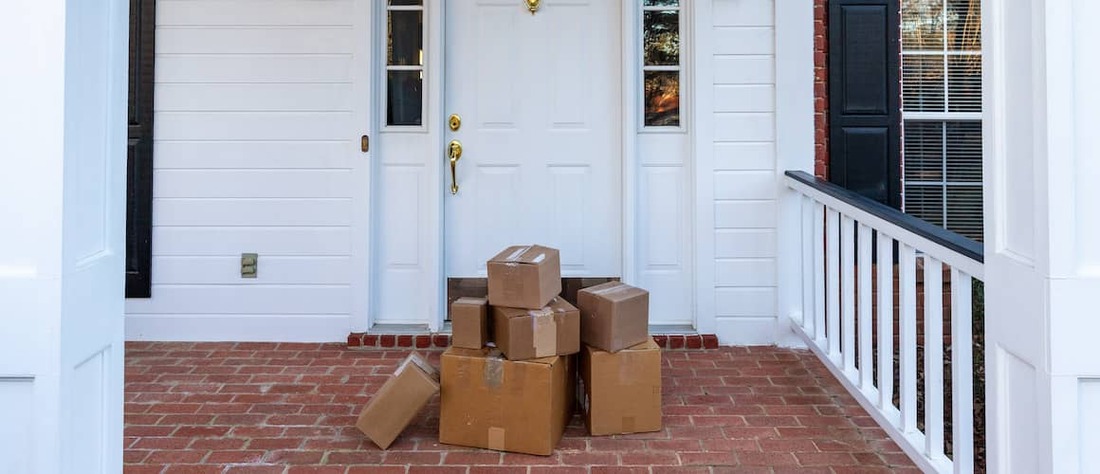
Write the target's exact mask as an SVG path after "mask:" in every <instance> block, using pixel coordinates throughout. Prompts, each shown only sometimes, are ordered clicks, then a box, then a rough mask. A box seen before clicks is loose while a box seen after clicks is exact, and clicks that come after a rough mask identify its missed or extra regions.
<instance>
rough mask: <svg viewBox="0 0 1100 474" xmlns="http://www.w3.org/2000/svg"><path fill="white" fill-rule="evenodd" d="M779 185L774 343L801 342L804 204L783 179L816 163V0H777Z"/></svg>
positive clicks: (810, 171)
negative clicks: (795, 328)
mask: <svg viewBox="0 0 1100 474" xmlns="http://www.w3.org/2000/svg"><path fill="white" fill-rule="evenodd" d="M775 101H776V103H775V127H776V131H777V133H776V136H777V137H778V139H777V140H776V150H775V151H776V170H775V171H776V172H775V174H776V186H778V188H779V193H778V196H779V205H778V206H777V207H778V211H777V212H778V213H779V216H778V220H777V222H778V226H779V228H778V232H776V238H777V239H778V240H779V242H778V245H777V249H778V252H777V261H776V264H777V266H778V273H777V275H776V279H777V282H776V284H777V286H778V288H777V293H778V310H779V315H778V316H779V317H778V319H777V325H776V335H775V340H776V343H778V344H780V345H785V346H801V345H803V344H802V342H801V340H800V339H799V338H797V337H795V335H794V332H792V331H791V329H790V324H791V321H790V319H791V318H794V319H795V320H797V321H801V320H802V317H803V316H802V315H803V313H804V312H805V313H807V314H808V313H809V311H811V310H812V308H802V286H801V285H802V280H803V278H802V261H801V259H802V257H803V255H802V230H801V225H802V224H801V223H802V219H801V217H802V207H801V206H802V204H801V197H800V195H799V194H798V193H797V192H795V191H793V190H791V189H790V188H788V187H787V186H786V185H785V184H784V183H785V179H784V176H783V173H784V172H786V171H787V170H794V171H805V172H807V173H813V169H814V2H813V0H783V1H777V2H775Z"/></svg>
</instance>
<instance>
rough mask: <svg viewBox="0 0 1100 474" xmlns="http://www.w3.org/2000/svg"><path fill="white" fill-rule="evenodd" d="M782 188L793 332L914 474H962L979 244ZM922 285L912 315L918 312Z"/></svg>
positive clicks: (796, 177) (885, 211)
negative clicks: (919, 473) (947, 406)
mask: <svg viewBox="0 0 1100 474" xmlns="http://www.w3.org/2000/svg"><path fill="white" fill-rule="evenodd" d="M785 180H786V185H787V187H788V188H789V189H790V190H791V191H793V192H788V193H787V196H786V197H785V199H788V202H787V203H785V206H786V207H785V209H786V211H785V212H787V213H788V214H787V216H786V218H785V219H784V221H783V222H784V223H785V226H786V227H789V228H784V229H781V230H780V232H781V233H784V232H788V233H795V235H798V236H799V237H797V238H796V237H794V236H793V235H791V234H787V237H786V238H785V239H784V240H783V241H784V242H787V243H788V246H787V247H786V248H784V249H783V251H784V252H787V253H789V254H793V255H795V256H797V257H796V259H797V260H799V261H798V262H794V261H790V263H789V264H790V267H789V268H790V270H791V271H790V272H788V273H785V275H794V274H800V276H801V278H798V277H794V278H790V277H788V278H787V279H788V280H789V281H786V282H782V281H781V282H780V284H781V285H793V286H794V288H790V287H788V289H787V291H786V292H784V293H783V294H785V295H786V298H787V299H789V300H797V301H794V302H793V303H791V302H788V304H787V305H786V306H787V311H789V314H790V316H791V325H792V327H793V329H794V331H795V332H796V333H797V334H799V335H800V336H801V337H802V338H803V339H804V340H805V342H806V344H807V345H808V346H809V347H810V349H811V350H813V352H814V353H816V354H817V356H818V357H819V358H820V359H821V361H822V362H823V363H824V364H825V366H826V367H828V368H829V370H830V371H832V373H833V375H835V376H836V378H837V379H839V380H840V381H841V383H842V384H843V385H844V386H845V387H846V388H847V389H848V391H849V392H851V394H852V395H853V396H854V397H855V398H856V399H857V400H858V401H859V403H860V404H861V405H863V407H864V408H865V409H866V410H867V411H868V412H869V413H870V414H871V416H872V417H874V419H875V420H876V421H877V422H878V423H879V425H881V426H882V428H883V429H885V430H886V432H887V433H889V434H890V436H891V437H892V438H893V439H894V441H895V442H897V443H898V445H899V446H901V448H902V449H903V450H904V451H905V452H906V453H907V454H908V455H909V457H910V458H912V459H913V461H914V462H915V463H916V464H917V465H918V466H919V467H920V468H921V469H922V470H924V471H926V472H944V473H946V472H972V471H973V470H974V448H973V446H974V442H973V440H974V426H973V408H974V398H973V397H974V394H973V377H974V371H973V367H974V365H973V354H972V337H971V336H972V331H973V328H972V318H971V316H972V315H971V299H972V298H971V295H972V287H971V283H972V279H974V278H977V279H979V280H980V279H981V278H982V269H983V264H982V247H981V245H980V244H978V243H976V242H974V241H971V240H968V239H966V238H965V237H962V236H960V235H958V234H954V233H951V232H949V231H946V230H943V229H941V228H939V227H936V226H933V225H931V224H928V223H926V222H924V221H920V220H918V219H916V218H913V217H912V216H907V215H905V214H902V213H900V212H898V211H896V210H894V209H892V208H889V207H887V206H884V205H881V204H879V203H877V202H874V201H872V200H869V199H866V198H864V197H862V196H859V195H857V194H856V193H853V192H851V191H848V190H845V189H843V188H840V187H839V186H836V185H832V184H829V183H827V182H825V181H821V180H816V179H815V178H814V177H813V176H810V175H809V174H807V173H805V172H787V174H786V177H785ZM794 246H799V247H800V248H793V247H794ZM798 263H800V268H798V267H797V264H798ZM918 264H921V265H920V266H923V270H922V271H923V274H922V276H923V282H920V281H919V280H918V271H919V268H918ZM895 265H896V267H897V275H896V277H895V275H894V272H895ZM945 268H949V269H950V273H949V278H950V287H949V294H948V295H946V296H947V298H948V301H947V303H949V305H948V306H947V311H946V312H947V313H948V314H949V317H950V318H949V322H948V324H949V326H948V329H949V331H950V340H951V341H955V342H957V344H953V345H949V346H948V348H949V349H950V350H951V360H950V363H949V365H948V369H947V370H949V371H950V376H951V383H950V386H951V392H950V399H949V401H950V402H951V414H950V418H948V417H947V416H945V413H944V391H945V390H944V389H945V383H944V370H945V369H944V366H945V365H947V364H945V363H944V357H943V355H944V339H945V334H944V316H945V311H944V310H945V304H944V303H945V300H944V298H945V294H944V292H943V291H942V290H943V288H944V281H943V277H944V275H945ZM922 283H923V284H922ZM921 286H923V293H924V294H923V305H920V304H918V303H920V302H918V301H917V298H918V291H919V289H920V287H921ZM895 292H896V293H897V295H896V297H897V306H895ZM919 306H923V310H922V311H918V309H921V308H918V307H919ZM918 313H920V314H918ZM918 317H919V318H920V319H919V320H918ZM895 324H897V326H898V327H897V330H896V331H895V327H894V325H895ZM919 327H923V338H922V339H918V328H919ZM895 334H896V335H897V338H896V339H895ZM919 348H923V360H924V364H923V375H924V377H923V378H924V386H923V388H922V389H919V388H918V386H917V380H918V373H919V372H920V368H919V367H918V349H919ZM895 351H896V353H897V355H896V360H895ZM876 359H877V360H876ZM895 366H896V367H897V370H896V373H895ZM921 393H923V400H920V399H918V397H919V395H920V394H921ZM918 412H923V420H922V421H923V423H918V418H917V417H918ZM948 420H950V427H951V433H950V435H951V440H952V442H951V449H949V450H948V449H945V439H944V438H945V436H944V434H945V433H944V431H945V426H946V425H947V424H948Z"/></svg>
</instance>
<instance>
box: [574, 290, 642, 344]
mask: <svg viewBox="0 0 1100 474" xmlns="http://www.w3.org/2000/svg"><path fill="white" fill-rule="evenodd" d="M577 307H579V308H580V310H581V342H583V343H585V344H588V345H590V346H593V347H595V348H597V349H602V350H605V351H608V352H617V351H620V350H623V349H625V348H627V347H631V346H634V345H637V344H639V343H641V342H644V341H645V340H646V339H647V338H649V292H648V291H646V290H643V289H641V288H636V287H633V286H630V285H627V284H625V283H619V282H609V283H604V284H602V285H596V286H592V287H588V288H585V289H582V290H580V291H578V292H577Z"/></svg>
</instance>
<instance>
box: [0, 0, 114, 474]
mask: <svg viewBox="0 0 1100 474" xmlns="http://www.w3.org/2000/svg"><path fill="white" fill-rule="evenodd" d="M3 9H4V12H3V14H2V15H0V64H2V66H0V67H2V68H3V73H0V104H2V106H0V472H4V473H8V472H12V473H15V472H19V473H23V472H28V473H30V472H33V473H42V474H53V473H77V472H81V473H84V472H87V473H109V472H121V471H122V450H123V447H122V444H123V443H122V441H123V440H122V434H123V429H122V425H123V415H122V411H123V409H122V407H123V357H124V352H125V349H124V347H123V341H122V335H123V286H124V281H125V268H124V264H123V263H124V262H123V257H124V255H125V248H124V247H125V245H124V244H125V235H124V228H125V215H126V213H125V194H126V179H125V177H126V87H127V86H126V77H127V54H126V53H127V48H126V44H127V32H128V31H129V28H128V27H127V21H128V20H127V19H128V11H129V9H128V5H127V2H126V1H125V0H106V1H104V0H97V1H86V0H69V1H67V2H66V1H63V0H11V1H7V2H5V3H4V5H3Z"/></svg>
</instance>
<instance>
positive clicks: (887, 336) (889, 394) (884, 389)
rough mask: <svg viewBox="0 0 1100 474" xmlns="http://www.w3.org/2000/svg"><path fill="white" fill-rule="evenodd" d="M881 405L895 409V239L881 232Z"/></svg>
mask: <svg viewBox="0 0 1100 474" xmlns="http://www.w3.org/2000/svg"><path fill="white" fill-rule="evenodd" d="M878 394H879V408H880V409H882V410H883V411H884V412H887V413H891V412H894V239H893V238H892V237H890V236H888V235H886V234H883V233H882V232H879V233H878Z"/></svg>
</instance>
